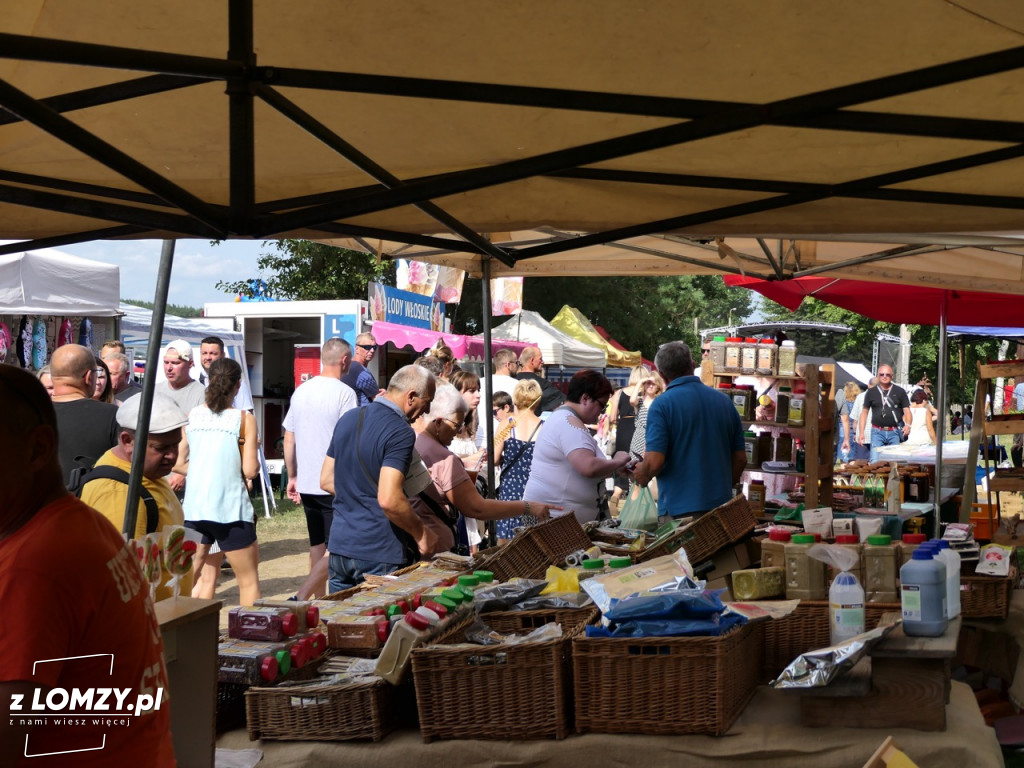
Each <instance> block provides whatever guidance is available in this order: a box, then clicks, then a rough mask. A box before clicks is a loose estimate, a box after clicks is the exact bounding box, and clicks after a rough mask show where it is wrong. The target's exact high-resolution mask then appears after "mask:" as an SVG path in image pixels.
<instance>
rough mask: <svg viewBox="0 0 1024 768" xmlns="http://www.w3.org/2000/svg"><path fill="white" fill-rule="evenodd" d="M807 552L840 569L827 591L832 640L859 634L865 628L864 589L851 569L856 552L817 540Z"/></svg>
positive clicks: (857, 559)
mask: <svg viewBox="0 0 1024 768" xmlns="http://www.w3.org/2000/svg"><path fill="white" fill-rule="evenodd" d="M809 555H810V556H811V557H813V558H814V559H816V560H821V561H823V562H824V563H825V564H826V565H828V567H829V568H830V569H833V570H835V571H838V572H839V573H838V575H837V576H836V577H835V579H833V581H832V585H831V587H829V591H828V603H829V629H830V637H831V642H832V644H833V645H836V644H837V643H841V642H845V641H846V640H849V639H850V638H851V637H855V636H857V635H859V634H861V633H862V632H863V631H864V589H863V587H862V586H861V584H860V582H859V581H857V577H856V576H854V575H853V573H852V571H853V569H854V568H856V567H857V565H858V563H859V559H860V558H859V557H858V555H857V553H856V552H855V551H853V550H851V549H849V548H848V547H844V546H839V545H836V544H816V545H814V546H813V547H812V548H811V550H810V552H809Z"/></svg>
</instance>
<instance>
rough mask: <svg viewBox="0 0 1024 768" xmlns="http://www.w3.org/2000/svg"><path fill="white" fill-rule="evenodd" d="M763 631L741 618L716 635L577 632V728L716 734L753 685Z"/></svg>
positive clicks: (732, 718)
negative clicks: (620, 635)
mask: <svg viewBox="0 0 1024 768" xmlns="http://www.w3.org/2000/svg"><path fill="white" fill-rule="evenodd" d="M762 637H763V633H762V631H761V624H745V625H743V626H741V627H737V628H735V629H733V630H732V631H730V632H728V633H727V634H725V635H723V636H721V637H648V638H598V637H579V638H576V639H575V640H573V643H572V662H573V674H574V676H575V681H576V697H575V698H576V729H577V730H578V731H580V732H581V733H583V732H587V731H591V732H594V733H643V734H684V733H704V734H709V735H715V736H718V735H721V734H723V733H725V732H726V731H727V730H729V727H730V726H731V725H732V724H733V722H734V721H735V720H736V718H737V717H739V715H740V713H741V712H742V711H743V708H744V707H745V706H746V704H747V701H748V700H749V699H750V697H751V696H752V695H753V694H754V689H755V688H757V684H758V675H759V673H760V665H761V642H762Z"/></svg>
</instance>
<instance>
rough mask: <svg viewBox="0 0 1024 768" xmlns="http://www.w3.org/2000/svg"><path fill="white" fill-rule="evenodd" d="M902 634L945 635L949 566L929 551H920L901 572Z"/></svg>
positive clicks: (917, 551)
mask: <svg viewBox="0 0 1024 768" xmlns="http://www.w3.org/2000/svg"><path fill="white" fill-rule="evenodd" d="M900 584H901V587H900V602H901V604H902V609H903V611H902V613H903V631H904V632H905V633H906V634H907V635H910V636H914V637H939V636H940V635H942V634H943V633H944V632H945V631H946V626H947V625H948V619H947V618H946V566H945V565H944V564H943V563H942V562H941V561H939V560H937V559H935V556H934V553H933V552H932V551H931V549H930V548H929V547H918V548H917V549H916V550H915V551H914V555H913V557H912V558H911V559H910V562H908V563H907V564H906V565H904V566H903V567H902V568H901V569H900Z"/></svg>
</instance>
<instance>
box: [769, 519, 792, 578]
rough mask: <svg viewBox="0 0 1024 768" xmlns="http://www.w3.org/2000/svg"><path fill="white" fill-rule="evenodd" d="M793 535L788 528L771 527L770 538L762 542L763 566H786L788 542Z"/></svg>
mask: <svg viewBox="0 0 1024 768" xmlns="http://www.w3.org/2000/svg"><path fill="white" fill-rule="evenodd" d="M792 536H793V533H792V531H790V530H788V529H786V528H769V529H768V538H767V539H766V540H764V541H762V542H761V568H773V567H775V566H778V567H780V568H783V569H785V567H786V544H788V543H789V540H790V538H791V537H792Z"/></svg>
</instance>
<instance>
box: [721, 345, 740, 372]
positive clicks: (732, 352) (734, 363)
mask: <svg viewBox="0 0 1024 768" xmlns="http://www.w3.org/2000/svg"><path fill="white" fill-rule="evenodd" d="M742 344H743V339H741V338H740V337H738V336H730V337H728V338H727V339H726V340H725V366H724V367H723V368H722V373H739V372H740V370H741V368H740V367H741V365H742V362H743V361H742V356H741V354H742V353H741V352H740V350H741V345H742Z"/></svg>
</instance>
